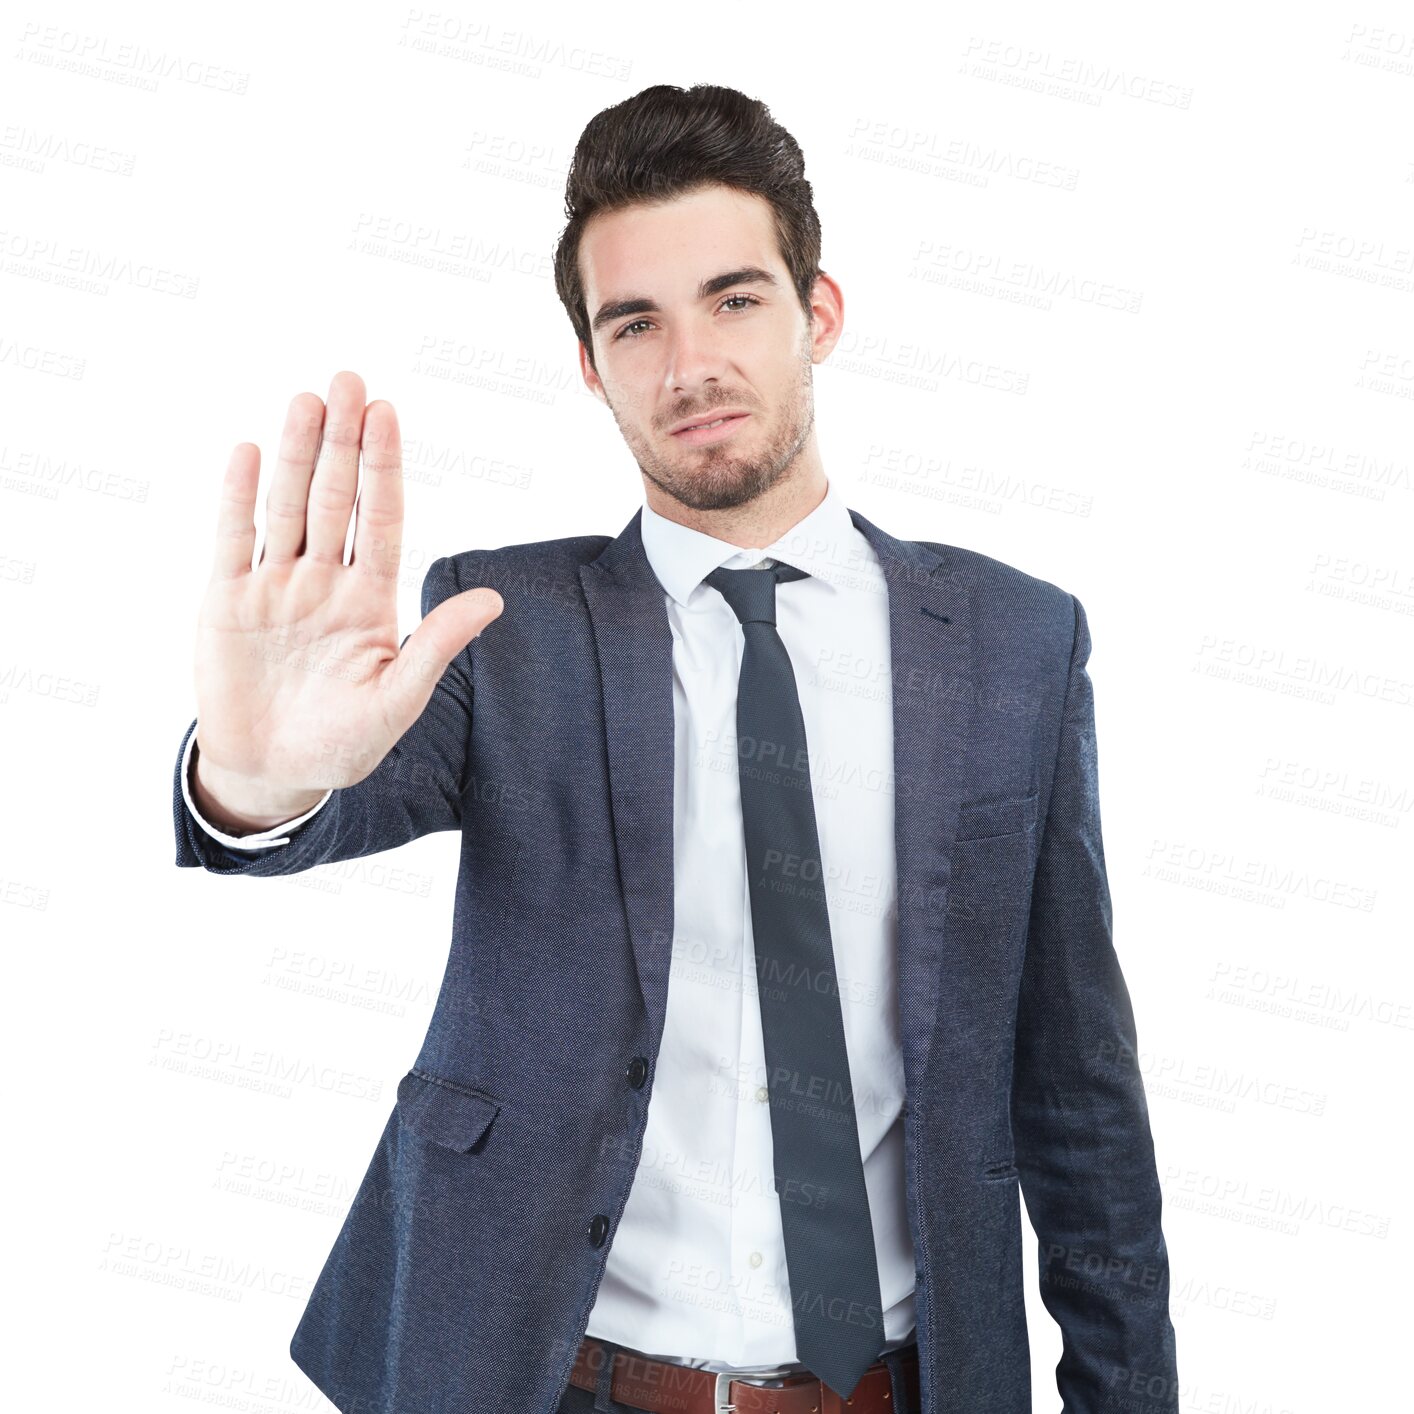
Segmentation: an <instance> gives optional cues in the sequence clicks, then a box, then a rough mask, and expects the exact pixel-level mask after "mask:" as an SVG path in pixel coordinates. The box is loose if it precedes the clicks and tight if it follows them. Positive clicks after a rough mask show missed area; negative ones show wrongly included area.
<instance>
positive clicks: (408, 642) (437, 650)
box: [388, 588, 505, 731]
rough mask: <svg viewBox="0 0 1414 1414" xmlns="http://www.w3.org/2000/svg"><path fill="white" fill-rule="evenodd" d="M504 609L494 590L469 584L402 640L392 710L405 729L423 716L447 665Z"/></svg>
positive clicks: (392, 688) (393, 682)
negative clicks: (468, 586) (466, 588)
mask: <svg viewBox="0 0 1414 1414" xmlns="http://www.w3.org/2000/svg"><path fill="white" fill-rule="evenodd" d="M504 608H505V601H504V600H503V599H502V598H501V596H500V595H499V594H497V593H496V591H495V590H494V589H485V588H482V589H468V590H466V591H465V592H463V593H461V594H453V595H452V596H451V598H449V599H444V600H443V601H442V602H441V603H440V604H438V605H437V606H436V608H434V609H433V610H432V611H431V612H430V613H429V614H428V615H427V616H426V618H424V619H423V621H422V622H421V623H420V624H419V625H418V626H417V628H416V629H414V630H413V632H412V633H410V634H409V635H408V636H407V637H406V638H405V639H404V640H403V644H402V648H401V650H400V651H399V653H398V656H397V658H396V659H394V661H393V663H392V665H391V666H392V668H393V670H394V671H393V676H392V678H391V680H390V681H389V684H388V689H389V697H390V699H391V702H392V703H393V708H392V710H393V715H394V716H395V718H396V719H397V723H398V725H399V726H400V727H401V728H402V730H403V731H406V730H407V728H408V727H410V726H411V725H412V724H413V723H414V722H415V721H416V720H417V719H418V717H420V716H421V715H422V709H423V708H424V707H426V706H427V703H428V702H429V700H430V699H431V697H432V694H433V692H434V691H435V690H436V687H437V684H438V683H439V682H440V681H441V680H442V674H443V673H445V672H446V671H447V665H448V664H449V663H450V662H451V661H452V659H453V658H455V657H456V656H457V654H458V653H460V652H461V651H462V649H463V648H465V647H466V645H467V644H468V643H470V642H471V640H472V639H473V638H475V637H476V636H477V634H479V633H480V632H481V630H482V629H484V628H485V627H486V626H487V625H488V624H490V623H492V622H493V621H494V620H495V619H497V618H499V617H500V613H501V610H502V609H504Z"/></svg>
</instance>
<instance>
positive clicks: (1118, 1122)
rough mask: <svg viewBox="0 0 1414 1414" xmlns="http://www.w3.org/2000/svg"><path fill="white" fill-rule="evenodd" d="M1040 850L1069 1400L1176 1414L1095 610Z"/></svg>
mask: <svg viewBox="0 0 1414 1414" xmlns="http://www.w3.org/2000/svg"><path fill="white" fill-rule="evenodd" d="M1071 599H1072V603H1073V607H1074V614H1075V637H1074V640H1073V644H1072V648H1071V655H1070V668H1069V676H1068V679H1067V683H1066V694H1065V705H1064V708H1063V710H1062V716H1061V727H1060V743H1059V747H1058V750H1057V755H1056V765H1055V776H1054V780H1053V783H1052V788H1051V793H1050V803H1049V807H1048V809H1047V813H1046V817H1045V822H1044V827H1043V830H1042V835H1041V840H1040V847H1039V852H1038V855H1037V866H1036V875H1035V880H1034V883H1033V889H1032V902H1031V914H1030V920H1029V923H1028V932H1027V942H1026V959H1025V964H1024V967H1023V971H1022V980H1021V994H1020V999H1019V1004H1018V1016H1017V1040H1016V1055H1015V1066H1014V1072H1013V1086H1012V1135H1013V1140H1014V1145H1015V1153H1016V1166H1017V1170H1018V1172H1019V1174H1020V1178H1021V1190H1022V1194H1023V1196H1024V1197H1025V1200H1026V1211H1027V1214H1028V1216H1029V1218H1030V1220H1031V1223H1032V1226H1033V1227H1034V1228H1035V1231H1036V1235H1037V1238H1038V1239H1039V1251H1040V1284H1041V1299H1042V1301H1043V1302H1044V1304H1045V1306H1046V1309H1047V1310H1048V1311H1049V1312H1050V1314H1051V1315H1052V1317H1054V1319H1055V1320H1056V1322H1057V1323H1058V1324H1059V1326H1060V1328H1061V1335H1062V1343H1063V1349H1062V1354H1061V1359H1060V1362H1059V1364H1058V1365H1057V1367H1056V1383H1057V1386H1058V1387H1059V1390H1060V1394H1061V1399H1062V1401H1063V1407H1064V1414H1100V1411H1102V1410H1103V1411H1111V1410H1113V1409H1114V1408H1116V1407H1130V1401H1138V1402H1140V1403H1142V1404H1143V1406H1144V1408H1145V1409H1146V1410H1149V1411H1152V1414H1177V1410H1178V1407H1179V1406H1178V1372H1177V1362H1176V1355H1175V1350H1174V1331H1173V1326H1172V1324H1171V1323H1170V1320H1169V1313H1168V1294H1169V1267H1168V1253H1167V1250H1166V1248H1165V1244H1164V1237H1163V1232H1162V1229H1161V1226H1160V1211H1161V1205H1162V1200H1161V1194H1160V1189H1159V1180H1158V1172H1157V1169H1156V1166H1155V1161H1154V1147H1153V1141H1152V1138H1151V1135H1150V1130H1149V1116H1148V1109H1147V1106H1146V1103H1145V1097H1144V1087H1143V1081H1142V1079H1141V1076H1140V1073H1139V1067H1138V1060H1137V1056H1138V1048H1137V1038H1136V1034H1135V1025H1134V1013H1133V1010H1132V1008H1131V1005H1130V999H1129V992H1128V989H1127V987H1126V986H1125V982H1124V977H1123V976H1122V974H1121V972H1120V967H1119V962H1118V959H1117V958H1116V956H1115V950H1114V945H1113V940H1112V933H1111V911H1110V894H1109V885H1108V883H1107V880H1106V876H1105V855H1104V846H1103V843H1102V841H1101V836H1100V797H1099V775H1098V758H1097V754H1096V743H1095V707H1094V694H1093V690H1092V686H1091V682H1090V676H1089V673H1088V671H1087V669H1086V664H1087V662H1088V659H1089V656H1090V633H1089V628H1088V625H1087V623H1086V619H1085V610H1084V608H1083V607H1082V605H1081V603H1080V601H1079V600H1078V599H1076V598H1075V596H1074V595H1072V596H1071Z"/></svg>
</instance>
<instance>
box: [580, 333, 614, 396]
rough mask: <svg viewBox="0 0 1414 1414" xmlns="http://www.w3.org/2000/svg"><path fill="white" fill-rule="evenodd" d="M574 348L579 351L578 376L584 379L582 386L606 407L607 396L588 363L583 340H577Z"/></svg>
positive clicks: (596, 374) (587, 352) (592, 367)
mask: <svg viewBox="0 0 1414 1414" xmlns="http://www.w3.org/2000/svg"><path fill="white" fill-rule="evenodd" d="M576 347H577V348H578V350H579V374H580V377H581V378H583V379H584V386H585V387H586V388H588V389H589V391H590V392H591V393H593V394H594V396H595V397H596V398H598V399H599V401H600V402H601V403H603V404H605V405H606V406H607V405H608V402H609V399H608V395H607V394H606V393H605V392H604V384H603V382H602V381H601V380H600V378H599V375H598V373H596V372H595V371H594V365H593V364H592V363H590V361H589V350H588V349H587V348H585V347H584V340H583V339H581V340H579V342H578V344H577V345H576Z"/></svg>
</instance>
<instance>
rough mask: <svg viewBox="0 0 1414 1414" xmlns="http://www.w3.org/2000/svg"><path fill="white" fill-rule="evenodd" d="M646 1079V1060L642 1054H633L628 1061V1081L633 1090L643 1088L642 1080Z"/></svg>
mask: <svg viewBox="0 0 1414 1414" xmlns="http://www.w3.org/2000/svg"><path fill="white" fill-rule="evenodd" d="M647 1079H648V1061H647V1059H646V1058H645V1057H643V1056H634V1058H633V1059H632V1060H631V1061H629V1063H628V1083H629V1084H630V1085H632V1086H633V1088H634V1089H635V1090H640V1089H642V1088H643V1082H644V1081H645V1080H647Z"/></svg>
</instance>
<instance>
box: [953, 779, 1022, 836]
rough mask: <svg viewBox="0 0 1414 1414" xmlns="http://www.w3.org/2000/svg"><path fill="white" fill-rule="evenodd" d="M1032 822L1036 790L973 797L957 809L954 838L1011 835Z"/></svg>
mask: <svg viewBox="0 0 1414 1414" xmlns="http://www.w3.org/2000/svg"><path fill="white" fill-rule="evenodd" d="M1035 823H1036V792H1035V791H1032V792H1031V794H1030V795H1019V796H1016V797H1014V798H1013V799H1011V800H974V801H970V802H968V803H967V804H965V805H964V806H963V807H962V809H961V810H960V811H959V812H958V817H957V838H958V839H960V840H976V839H986V838H987V837H988V836H990V835H1011V834H1015V833H1016V832H1017V831H1018V830H1026V829H1029V828H1030V827H1031V826H1032V825H1034V824H1035Z"/></svg>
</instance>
